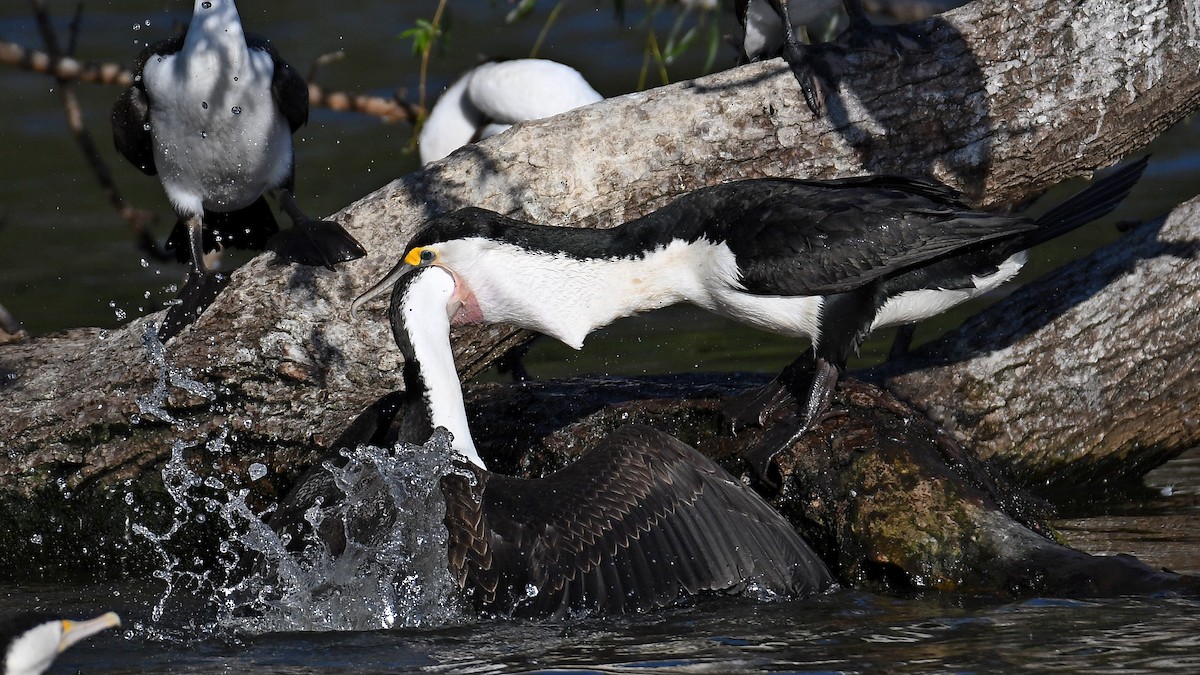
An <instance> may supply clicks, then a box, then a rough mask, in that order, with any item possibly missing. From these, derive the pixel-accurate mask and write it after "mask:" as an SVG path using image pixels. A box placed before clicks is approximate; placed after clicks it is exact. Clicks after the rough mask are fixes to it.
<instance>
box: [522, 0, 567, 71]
mask: <svg viewBox="0 0 1200 675" xmlns="http://www.w3.org/2000/svg"><path fill="white" fill-rule="evenodd" d="M566 2H567V0H558V4H557V5H555V6H554V9H552V10H550V15H549V16H547V17H546V23H544V24H542V30H541V31H539V32H538V36H537V40H534V42H533V49H530V50H529V58H531V59H532V58H536V57H537V53H538V50H539V49H541V48H542V43H543V42H545V40H546V36H547V35H548V34H549V33H550V27H551V26H553V25H554V22H555V21H557V20H558V15H559V14H562V10H563V5H565V4H566Z"/></svg>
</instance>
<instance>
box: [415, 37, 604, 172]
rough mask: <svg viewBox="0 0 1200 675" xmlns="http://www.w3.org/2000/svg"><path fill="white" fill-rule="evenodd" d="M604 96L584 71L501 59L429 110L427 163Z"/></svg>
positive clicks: (424, 141)
mask: <svg viewBox="0 0 1200 675" xmlns="http://www.w3.org/2000/svg"><path fill="white" fill-rule="evenodd" d="M602 98H604V97H603V96H601V95H600V94H599V93H598V92H597V91H596V90H595V89H593V88H592V86H591V85H590V84H588V82H587V80H585V79H584V78H583V75H580V74H579V71H577V70H575V69H574V68H572V67H570V66H566V65H563V64H561V63H558V62H556V61H549V60H546V59H515V60H512V61H495V62H491V63H485V64H483V65H481V66H478V67H476V68H473V69H471V70H469V71H467V73H466V74H464V75H463V76H462V77H460V78H459V79H458V80H456V81H455V82H454V83H453V84H451V85H450V87H449V88H447V89H446V91H445V93H443V94H442V96H441V97H440V98H439V99H438V102H437V103H436V104H435V105H434V106H433V110H431V111H430V112H429V117H428V118H426V120H425V124H424V126H422V127H421V134H420V136H419V137H418V142H419V146H420V151H421V162H422V163H425V164H428V163H429V162H432V161H434V160H438V159H441V158H443V157H445V156H446V155H449V154H450V153H451V152H454V150H456V149H457V148H459V147H461V146H463V145H466V144H467V143H472V142H475V141H478V140H481V139H484V138H489V137H491V136H494V135H496V134H498V133H500V132H502V131H504V130H506V129H508V128H509V127H510V126H511V125H513V124H516V123H517V122H524V121H526V120H536V119H542V118H544V117H551V116H553V115H557V114H558V113H561V112H566V111H568V110H573V109H575V108H579V107H581V106H585V105H588V104H590V103H595V102H596V101H599V100H601V99H602Z"/></svg>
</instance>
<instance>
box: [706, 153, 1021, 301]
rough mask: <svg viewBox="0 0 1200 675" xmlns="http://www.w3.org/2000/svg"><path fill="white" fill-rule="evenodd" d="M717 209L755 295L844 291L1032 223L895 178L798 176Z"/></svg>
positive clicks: (921, 183) (941, 190) (748, 287)
mask: <svg viewBox="0 0 1200 675" xmlns="http://www.w3.org/2000/svg"><path fill="white" fill-rule="evenodd" d="M714 215H715V216H717V217H718V218H719V219H720V230H721V231H722V232H723V233H724V234H725V237H726V238H725V241H726V243H727V244H728V246H729V248H730V250H731V251H732V252H733V254H734V256H735V258H736V260H737V263H738V267H739V269H740V271H741V274H742V276H741V282H742V284H743V285H744V286H745V287H746V290H748V291H749V292H751V293H756V294H761V295H826V294H832V293H844V292H847V291H851V290H854V289H856V288H860V287H862V286H863V285H865V284H867V283H870V282H872V281H875V280H877V279H880V278H883V277H887V276H890V275H893V274H896V273H898V272H901V271H903V270H905V269H907V268H910V267H913V266H915V265H921V264H925V263H928V262H930V261H933V260H936V259H938V258H940V257H943V256H946V255H948V254H950V253H953V252H955V251H959V250H962V249H965V248H969V247H975V246H979V245H981V244H984V243H985V242H990V241H996V240H1000V239H1007V238H1013V237H1017V236H1019V235H1020V234H1021V233H1023V232H1026V231H1029V230H1033V229H1036V227H1037V225H1036V224H1035V223H1034V222H1032V221H1030V220H1027V219H1022V218H1013V217H1011V216H1005V215H998V214H989V213H984V212H981V211H974V210H971V209H968V208H967V207H966V206H965V205H963V204H962V203H961V202H960V201H958V199H957V196H956V193H954V192H953V191H950V190H949V189H948V188H944V187H940V186H937V185H936V184H932V183H926V182H924V181H916V180H910V179H904V178H898V177H893V176H885V177H879V178H861V179H852V180H849V181H827V182H822V183H815V182H801V181H796V182H794V183H792V184H791V185H789V186H788V187H786V188H785V189H781V190H779V191H777V192H775V193H773V194H772V195H770V197H769V198H766V199H762V200H759V201H758V202H757V203H752V204H747V205H746V208H745V209H743V210H741V211H717V212H716V213H715V214H714Z"/></svg>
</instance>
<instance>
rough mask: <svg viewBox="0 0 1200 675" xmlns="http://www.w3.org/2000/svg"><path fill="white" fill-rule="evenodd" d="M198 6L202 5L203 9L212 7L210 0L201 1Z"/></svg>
mask: <svg viewBox="0 0 1200 675" xmlns="http://www.w3.org/2000/svg"><path fill="white" fill-rule="evenodd" d="M200 6H201V7H203V8H204V9H212V3H211V2H202V3H200Z"/></svg>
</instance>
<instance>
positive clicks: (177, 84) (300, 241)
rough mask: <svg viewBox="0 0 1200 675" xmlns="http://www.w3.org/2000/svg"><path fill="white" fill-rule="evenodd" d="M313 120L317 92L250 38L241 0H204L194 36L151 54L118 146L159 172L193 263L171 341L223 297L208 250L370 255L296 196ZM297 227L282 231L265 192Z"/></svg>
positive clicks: (137, 69) (320, 259)
mask: <svg viewBox="0 0 1200 675" xmlns="http://www.w3.org/2000/svg"><path fill="white" fill-rule="evenodd" d="M307 121H308V86H307V85H306V84H305V82H304V79H303V78H301V77H300V75H299V74H298V73H297V72H296V71H295V70H294V69H293V68H292V67H291V66H290V65H288V64H287V62H285V61H284V60H283V59H282V58H280V56H279V53H278V52H277V51H276V50H275V48H274V47H273V46H272V45H271V43H270V42H269V41H267V40H266V39H265V38H262V37H259V36H256V35H253V34H250V33H245V32H244V31H243V30H242V22H241V18H240V17H239V16H238V11H237V7H236V6H235V5H234V3H233V0H196V3H195V7H194V8H193V12H192V19H191V23H190V24H189V25H188V28H187V30H186V32H185V33H184V34H183V35H179V36H176V37H173V38H170V39H167V40H163V41H161V42H158V43H156V44H153V45H151V46H149V47H147V48H146V49H145V50H143V51H142V53H141V54H140V55H139V56H138V59H137V61H136V63H135V65H134V84H133V85H132V86H131V87H129V89H127V90H126V91H125V92H124V93H123V94H122V95H121V97H120V98H119V99H117V102H116V104H115V105H114V106H113V111H112V125H113V140H114V142H115V144H116V147H117V149H118V150H119V151H120V152H121V154H122V155H124V156H125V157H126V158H127V159H128V160H129V161H130V162H131V163H132V164H133V165H134V166H136V167H137V168H138V169H140V170H141V171H142V172H143V173H146V174H147V175H155V174H157V175H158V177H159V180H160V181H161V182H162V186H163V189H164V190H165V191H166V194H167V198H168V199H169V200H170V202H171V206H172V207H173V208H174V209H175V212H176V214H177V215H178V216H179V222H178V223H177V224H176V226H175V229H174V230H173V231H172V232H171V235H170V237H169V238H168V240H167V247H168V249H171V248H173V249H175V251H176V254H177V256H178V258H179V260H180V261H181V262H187V261H190V262H191V265H192V269H191V272H190V274H189V279H188V284H187V287H186V288H185V289H184V292H183V294H182V295H181V299H182V300H183V303H182V304H179V305H176V306H174V307H172V310H171V313H169V314H168V317H167V321H166V322H165V323H164V327H163V328H164V330H163V331H160V337H161V338H163V339H166V338H167V337H170V335H174V334H175V333H177V332H178V331H179V330H180V329H182V328H183V326H186V325H187V324H188V323H190V322H191V321H192V320H194V318H195V317H196V316H197V315H198V314H199V313H200V312H202V311H203V310H204V308H205V307H206V306H207V305H208V304H209V303H210V302H211V301H212V299H213V298H214V297H215V296H216V293H217V292H219V291H220V282H219V281H218V279H217V277H216V276H215V275H213V274H212V273H211V272H210V270H209V269H208V268H207V266H206V265H205V262H204V254H205V253H206V252H208V251H212V250H215V249H218V248H220V247H225V246H233V247H236V248H243V249H250V250H263V249H265V248H268V247H269V248H271V249H273V250H274V251H275V252H276V253H277V254H278V255H279V256H280V258H281V259H283V260H286V261H289V262H296V263H301V264H305V265H323V266H325V267H327V268H330V269H332V268H333V265H334V264H336V263H339V262H345V261H347V260H354V259H356V258H360V257H362V256H363V255H365V251H364V250H363V248H362V246H361V245H360V244H359V243H358V242H357V241H356V240H355V239H354V237H352V236H350V234H349V233H347V232H346V231H345V230H344V229H343V228H342V227H341V226H340V225H338V224H337V223H334V222H331V221H319V220H314V219H312V218H309V217H308V216H307V215H305V214H304V212H303V211H301V210H300V207H299V206H298V205H297V203H296V196H295V189H294V185H295V161H294V156H293V149H292V133H293V132H295V131H296V130H297V129H299V128H300V127H301V126H303V125H304V124H305V123H306V122H307ZM269 192H270V193H274V195H273V196H275V197H276V198H277V199H278V201H279V204H280V207H281V208H282V209H283V211H284V212H285V213H287V214H288V217H289V218H291V220H292V227H291V229H289V230H287V231H285V232H283V233H279V234H277V233H278V232H279V226H278V224H277V223H276V221H275V217H274V215H273V214H272V213H271V209H270V207H269V206H268V205H267V202H266V200H265V199H264V195H266V194H267V193H269Z"/></svg>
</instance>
